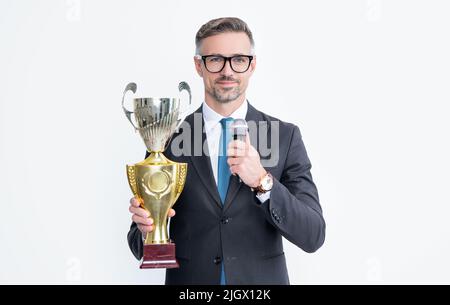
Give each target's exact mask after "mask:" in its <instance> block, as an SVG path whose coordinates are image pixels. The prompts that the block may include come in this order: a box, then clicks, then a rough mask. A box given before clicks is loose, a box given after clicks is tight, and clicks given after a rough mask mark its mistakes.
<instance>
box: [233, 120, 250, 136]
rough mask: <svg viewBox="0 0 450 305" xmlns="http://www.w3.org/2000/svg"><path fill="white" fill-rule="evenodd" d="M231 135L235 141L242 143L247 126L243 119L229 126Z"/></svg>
mask: <svg viewBox="0 0 450 305" xmlns="http://www.w3.org/2000/svg"><path fill="white" fill-rule="evenodd" d="M230 129H231V135H232V136H233V138H234V139H235V140H242V141H244V139H245V137H246V136H247V131H248V125H247V122H246V121H245V120H243V119H236V120H234V121H233V123H231V125H230Z"/></svg>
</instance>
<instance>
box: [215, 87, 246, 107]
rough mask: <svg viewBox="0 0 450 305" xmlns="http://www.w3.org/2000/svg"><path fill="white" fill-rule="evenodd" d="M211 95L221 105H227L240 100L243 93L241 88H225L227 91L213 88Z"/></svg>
mask: <svg viewBox="0 0 450 305" xmlns="http://www.w3.org/2000/svg"><path fill="white" fill-rule="evenodd" d="M209 94H210V95H211V96H212V97H213V98H214V99H215V100H216V101H217V102H219V103H221V104H226V103H229V102H232V101H235V100H236V99H238V98H239V97H240V96H241V95H242V92H241V90H240V87H239V86H236V87H234V88H225V89H219V88H216V87H213V88H212V92H209Z"/></svg>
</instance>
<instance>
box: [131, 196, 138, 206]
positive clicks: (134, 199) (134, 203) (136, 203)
mask: <svg viewBox="0 0 450 305" xmlns="http://www.w3.org/2000/svg"><path fill="white" fill-rule="evenodd" d="M130 204H131V205H132V206H134V207H138V206H140V203H139V200H138V199H137V198H136V197H133V198H131V199H130Z"/></svg>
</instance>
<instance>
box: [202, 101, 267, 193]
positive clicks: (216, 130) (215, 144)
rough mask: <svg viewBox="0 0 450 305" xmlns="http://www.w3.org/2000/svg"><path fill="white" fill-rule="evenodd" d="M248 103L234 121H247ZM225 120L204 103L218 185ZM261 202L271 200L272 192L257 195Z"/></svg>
mask: <svg viewBox="0 0 450 305" xmlns="http://www.w3.org/2000/svg"><path fill="white" fill-rule="evenodd" d="M247 109H248V102H247V101H245V102H244V103H242V105H241V106H239V108H238V109H236V111H234V112H233V113H232V114H231V115H230V117H231V118H233V119H243V120H245V116H246V115H247ZM223 118H225V117H224V116H222V115H221V114H219V113H217V112H215V111H214V110H213V109H211V107H209V106H208V105H207V104H206V103H205V102H203V119H204V120H205V132H206V138H207V140H208V141H207V142H208V150H209V156H210V159H211V168H212V170H213V175H214V180H215V181H216V185H217V182H218V179H217V172H218V164H219V142H220V135H221V133H222V125H221V124H220V120H222V119H223ZM256 197H257V198H258V199H259V201H260V202H264V201H266V200H267V199H269V198H270V192H267V193H264V194H261V195H256Z"/></svg>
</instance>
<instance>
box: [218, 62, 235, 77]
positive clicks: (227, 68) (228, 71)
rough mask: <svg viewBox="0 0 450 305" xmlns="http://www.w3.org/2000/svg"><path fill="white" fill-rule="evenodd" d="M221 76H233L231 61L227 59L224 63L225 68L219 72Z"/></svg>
mask: <svg viewBox="0 0 450 305" xmlns="http://www.w3.org/2000/svg"><path fill="white" fill-rule="evenodd" d="M220 72H221V74H222V75H224V76H230V75H233V74H234V71H233V69H231V59H230V58H229V59H228V60H227V61H226V62H225V66H224V67H223V69H222V71H220Z"/></svg>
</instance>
